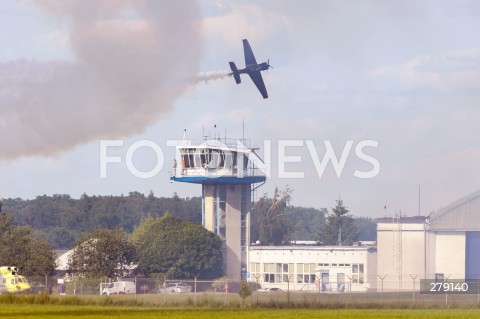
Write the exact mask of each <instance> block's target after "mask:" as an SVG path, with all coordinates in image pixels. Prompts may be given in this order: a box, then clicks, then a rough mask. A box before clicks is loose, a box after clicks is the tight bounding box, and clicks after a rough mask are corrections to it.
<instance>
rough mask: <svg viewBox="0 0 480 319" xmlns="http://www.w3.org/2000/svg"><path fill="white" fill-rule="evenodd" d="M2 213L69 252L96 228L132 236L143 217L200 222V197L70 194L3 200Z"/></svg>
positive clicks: (58, 247)
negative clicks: (169, 217) (171, 217)
mask: <svg viewBox="0 0 480 319" xmlns="http://www.w3.org/2000/svg"><path fill="white" fill-rule="evenodd" d="M2 202H3V213H4V214H7V215H12V216H14V223H15V224H16V225H28V226H30V227H31V228H32V232H33V233H34V234H35V235H37V236H40V237H43V238H45V239H46V240H47V241H48V242H50V243H51V244H53V245H54V246H55V247H56V248H57V249H69V248H71V247H72V246H73V244H74V243H75V241H77V240H78V239H80V238H81V237H82V236H83V235H85V234H86V233H88V232H91V231H92V230H96V229H114V228H118V227H120V228H122V229H124V230H125V231H126V232H128V233H132V232H133V229H134V227H135V226H138V225H139V223H140V221H141V220H142V219H143V218H144V217H146V216H152V217H158V216H163V215H164V214H165V213H169V214H170V215H171V216H174V217H178V218H181V219H184V220H188V221H191V222H196V223H201V220H202V214H201V203H202V200H201V198H199V197H192V198H180V197H179V196H178V195H177V194H174V195H173V196H172V197H155V196H154V194H153V193H150V194H149V195H148V196H145V195H144V194H141V193H138V192H131V193H129V194H128V195H127V196H88V195H86V194H83V195H82V196H81V197H80V199H73V198H71V197H70V196H69V195H53V196H45V195H44V196H38V197H36V198H35V199H32V200H24V199H20V198H15V199H11V198H9V199H3V200H2Z"/></svg>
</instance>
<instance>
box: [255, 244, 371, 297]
mask: <svg viewBox="0 0 480 319" xmlns="http://www.w3.org/2000/svg"><path fill="white" fill-rule="evenodd" d="M376 259H377V258H376V251H375V247H372V248H371V250H370V251H369V250H368V247H350V246H341V247H340V246H335V247H318V246H314V247H311V246H304V247H298V246H288V247H286V246H284V247H281V246H276V247H274V246H256V247H255V246H252V247H250V250H249V265H248V272H250V273H251V276H250V281H256V278H255V277H254V275H255V274H254V271H252V270H251V264H252V263H260V274H259V278H258V280H259V284H260V285H261V286H262V288H268V287H277V288H281V289H284V290H286V289H287V287H288V286H289V289H291V290H316V291H318V289H319V285H318V282H317V283H315V282H313V283H298V282H297V281H296V278H297V274H298V269H297V266H298V264H316V267H315V268H316V269H315V275H316V276H317V280H318V279H319V278H321V275H320V274H321V272H328V274H329V281H330V284H329V285H330V286H329V287H326V288H327V290H329V291H336V290H337V288H338V287H337V276H338V274H345V283H346V284H347V283H348V285H349V284H350V279H349V277H350V278H352V277H353V276H352V275H353V274H352V267H353V264H362V265H363V267H364V271H363V272H364V274H363V278H364V283H363V284H360V283H352V286H351V287H352V291H367V290H371V289H375V285H376ZM266 263H275V264H277V263H280V264H291V265H293V267H294V268H293V272H292V280H290V283H285V282H282V283H278V282H274V283H270V282H264V264H266ZM326 264H328V266H327V265H326ZM348 285H346V289H347V290H348Z"/></svg>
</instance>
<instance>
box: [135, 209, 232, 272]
mask: <svg viewBox="0 0 480 319" xmlns="http://www.w3.org/2000/svg"><path fill="white" fill-rule="evenodd" d="M133 237H134V238H135V244H136V247H137V252H138V256H139V268H140V270H141V271H143V272H144V273H145V274H147V275H148V274H154V273H161V274H164V275H166V276H168V277H170V278H172V277H173V278H179V277H193V276H197V275H199V276H200V278H216V277H219V276H221V275H222V266H223V257H222V251H221V248H222V241H221V239H220V238H219V237H218V236H217V235H215V234H214V233H212V232H210V231H208V230H207V229H205V228H204V227H203V226H201V225H199V224H195V223H191V222H188V221H185V220H181V219H178V218H175V217H169V216H164V217H159V218H155V219H154V220H153V221H152V219H151V218H147V219H146V220H144V223H142V224H140V225H139V227H137V228H136V229H135V231H134V234H133Z"/></svg>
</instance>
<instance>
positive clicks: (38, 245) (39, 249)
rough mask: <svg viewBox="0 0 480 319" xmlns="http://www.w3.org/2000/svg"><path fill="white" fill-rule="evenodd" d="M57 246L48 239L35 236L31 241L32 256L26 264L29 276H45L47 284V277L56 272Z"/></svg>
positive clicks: (25, 272) (26, 272)
mask: <svg viewBox="0 0 480 319" xmlns="http://www.w3.org/2000/svg"><path fill="white" fill-rule="evenodd" d="M56 257H57V254H56V253H55V247H53V245H51V244H49V243H48V242H47V241H45V240H43V239H40V238H34V239H32V241H31V242H30V257H29V258H28V259H27V262H26V264H25V270H24V274H28V275H29V276H44V277H45V285H47V277H48V276H50V275H53V273H54V272H55V259H56Z"/></svg>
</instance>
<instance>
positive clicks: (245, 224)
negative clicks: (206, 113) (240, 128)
mask: <svg viewBox="0 0 480 319" xmlns="http://www.w3.org/2000/svg"><path fill="white" fill-rule="evenodd" d="M181 144H182V145H178V146H177V147H176V155H175V165H174V169H173V170H172V171H171V177H170V180H171V181H176V182H186V183H196V184H201V185H202V224H203V225H204V226H205V228H207V229H208V230H210V231H212V232H214V233H215V234H217V235H218V236H219V237H220V238H221V239H222V241H223V247H222V248H223V256H224V262H225V265H224V266H225V267H224V269H225V275H227V276H228V277H230V278H232V279H234V280H237V279H238V280H240V279H241V278H242V269H246V265H247V252H248V250H247V249H248V245H249V244H250V211H251V208H252V197H253V191H254V190H255V186H254V185H255V184H256V183H264V182H265V179H266V177H265V174H264V171H261V169H260V168H263V167H265V165H264V163H263V161H262V160H261V159H260V157H259V156H258V155H257V154H256V153H255V150H257V148H254V147H251V146H250V142H249V141H248V140H245V139H241V140H236V139H210V140H207V139H205V140H204V141H203V142H202V143H201V144H199V145H193V144H192V143H191V141H187V140H186V139H185V138H184V141H183V143H181ZM257 187H258V186H257Z"/></svg>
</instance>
